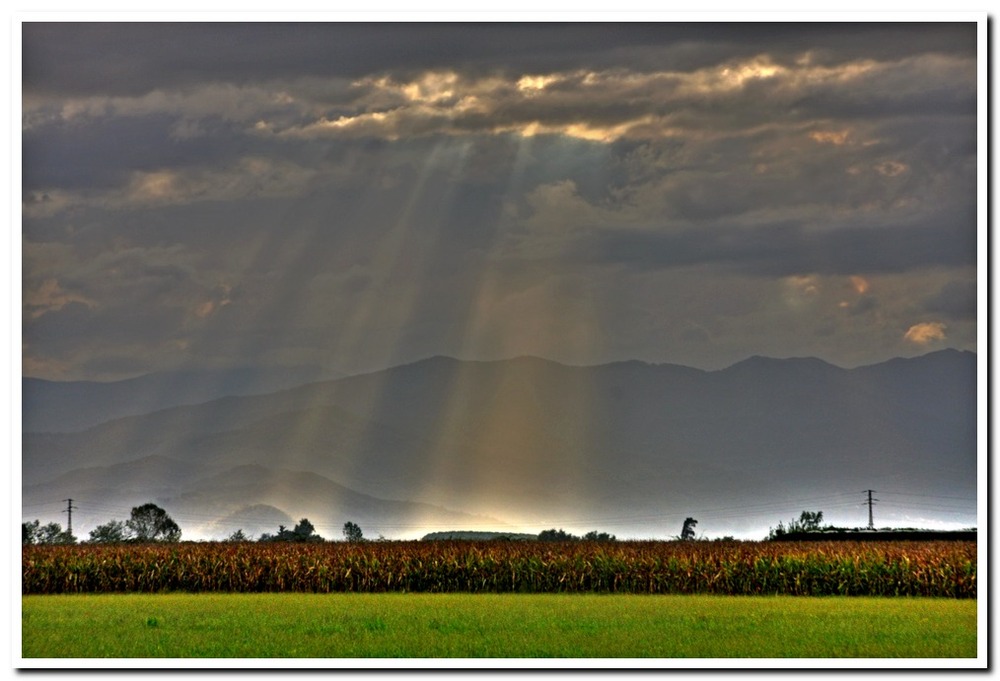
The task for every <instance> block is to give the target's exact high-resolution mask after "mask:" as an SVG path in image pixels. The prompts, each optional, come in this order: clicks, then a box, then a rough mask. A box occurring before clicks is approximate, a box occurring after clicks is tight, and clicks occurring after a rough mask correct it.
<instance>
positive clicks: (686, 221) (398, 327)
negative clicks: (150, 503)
mask: <svg viewBox="0 0 1000 681" xmlns="http://www.w3.org/2000/svg"><path fill="white" fill-rule="evenodd" d="M22 29H23V35H22V38H23V45H24V52H23V68H24V74H23V75H24V89H23V117H22V143H23V158H24V168H23V196H22V198H23V201H22V210H23V216H24V220H23V237H24V239H23V243H24V246H23V261H24V295H23V304H24V360H25V372H26V373H28V374H31V375H38V376H43V377H48V378H115V377H122V376H128V375H134V374H138V373H145V372H147V371H154V370H160V369H169V368H173V367H179V366H193V367H218V366H226V365H234V364H239V365H244V364H264V365H269V366H290V365H305V364H317V363H319V364H323V365H326V366H328V367H329V368H331V369H337V370H340V371H362V370H367V369H374V368H379V367H382V366H385V365H388V364H395V363H399V362H404V361H411V360H413V359H417V358H419V357H423V356H426V355H430V354H450V355H456V356H460V357H468V358H480V357H481V358H490V357H499V356H510V355H516V354H535V355H542V356H546V357H550V358H553V359H558V360H563V361H567V362H576V363H594V362H601V361H608V360H611V359H621V358H626V357H634V358H639V359H644V360H648V361H671V362H680V363H689V364H694V365H697V366H704V367H709V368H712V367H719V366H724V365H726V364H729V363H731V362H733V361H736V360H738V359H741V358H742V357H745V356H747V355H751V354H764V355H778V356H786V355H818V356H821V357H823V358H825V359H828V360H830V361H833V362H836V363H841V364H845V365H854V364H861V363H869V362H875V361H880V360H882V359H885V358H887V357H891V356H895V355H906V354H914V353H916V352H925V351H927V350H928V349H935V348H939V347H949V346H950V347H959V348H963V349H975V339H976V319H975V282H976V276H977V275H976V268H975V263H976V257H975V256H976V235H977V229H976V214H977V213H976V193H975V192H976V172H977V144H976V139H977V137H976V135H977V121H976V102H977V97H978V93H977V90H976V69H977V63H976V26H975V25H974V24H968V25H960V24H932V23H929V24H908V25H893V24H878V25H865V24H837V25H826V24H819V23H817V24H806V25H797V24H785V25H774V26H772V25H766V24H746V25H736V24H697V25H685V24H616V25H608V24H569V25H550V24H537V25H532V24H522V25H505V24H483V25H467V26H463V25H435V24H421V25H407V24H382V25H371V24H281V25H278V24H221V25H218V24H99V23H97V24H83V25H69V24H55V23H37V24H24V25H23V27H22ZM861 282H863V285H862V283H861Z"/></svg>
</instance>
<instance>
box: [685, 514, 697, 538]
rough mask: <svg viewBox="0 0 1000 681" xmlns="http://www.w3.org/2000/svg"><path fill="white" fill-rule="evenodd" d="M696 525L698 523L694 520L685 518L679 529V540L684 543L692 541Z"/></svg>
mask: <svg viewBox="0 0 1000 681" xmlns="http://www.w3.org/2000/svg"><path fill="white" fill-rule="evenodd" d="M697 524H698V521H697V520H695V519H694V518H685V519H684V526H683V527H682V528H681V539H683V540H685V541H687V540H689V539H694V526H695V525H697Z"/></svg>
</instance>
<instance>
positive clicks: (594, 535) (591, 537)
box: [583, 530, 615, 541]
mask: <svg viewBox="0 0 1000 681" xmlns="http://www.w3.org/2000/svg"><path fill="white" fill-rule="evenodd" d="M583 538H584V539H586V540H587V541H615V535H613V534H608V533H607V532H598V531H597V530H591V531H590V532H588V533H587V534H585V535H583Z"/></svg>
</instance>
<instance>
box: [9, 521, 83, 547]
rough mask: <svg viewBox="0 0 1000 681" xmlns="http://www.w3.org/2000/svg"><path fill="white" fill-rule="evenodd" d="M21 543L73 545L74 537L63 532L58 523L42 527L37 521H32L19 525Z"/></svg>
mask: <svg viewBox="0 0 1000 681" xmlns="http://www.w3.org/2000/svg"><path fill="white" fill-rule="evenodd" d="M21 543H22V544H75V543H76V537H74V536H73V535H71V534H70V533H69V532H67V531H65V530H63V528H62V525H60V524H59V523H49V524H48V525H42V524H41V523H40V522H39V521H37V520H33V521H31V522H30V523H21Z"/></svg>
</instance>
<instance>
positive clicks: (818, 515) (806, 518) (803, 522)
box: [799, 511, 823, 532]
mask: <svg viewBox="0 0 1000 681" xmlns="http://www.w3.org/2000/svg"><path fill="white" fill-rule="evenodd" d="M821 522H823V511H802V515H800V516H799V526H800V527H801V529H802V531H803V532H815V531H816V530H818V529H819V524H820V523H821Z"/></svg>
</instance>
